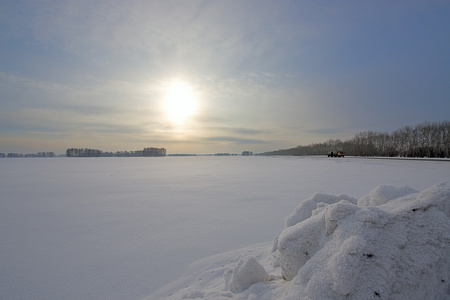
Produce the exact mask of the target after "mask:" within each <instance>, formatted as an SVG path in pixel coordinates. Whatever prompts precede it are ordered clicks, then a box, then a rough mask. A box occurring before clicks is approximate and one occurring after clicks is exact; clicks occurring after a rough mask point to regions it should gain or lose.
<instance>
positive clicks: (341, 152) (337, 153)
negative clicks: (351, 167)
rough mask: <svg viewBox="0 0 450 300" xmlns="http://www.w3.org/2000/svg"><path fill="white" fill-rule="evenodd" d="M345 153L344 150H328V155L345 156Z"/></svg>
mask: <svg viewBox="0 0 450 300" xmlns="http://www.w3.org/2000/svg"><path fill="white" fill-rule="evenodd" d="M344 156H345V153H344V152H343V151H331V152H328V157H344Z"/></svg>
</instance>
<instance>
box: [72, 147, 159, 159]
mask: <svg viewBox="0 0 450 300" xmlns="http://www.w3.org/2000/svg"><path fill="white" fill-rule="evenodd" d="M66 156H67V157H142V156H144V157H161V156H166V149H165V148H153V147H151V148H144V150H136V151H117V152H103V151H102V150H98V149H89V148H69V149H67V150H66Z"/></svg>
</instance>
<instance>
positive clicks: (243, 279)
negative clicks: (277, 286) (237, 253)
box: [223, 256, 270, 292]
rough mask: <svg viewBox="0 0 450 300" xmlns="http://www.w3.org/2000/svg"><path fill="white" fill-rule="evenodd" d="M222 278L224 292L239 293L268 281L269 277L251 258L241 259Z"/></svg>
mask: <svg viewBox="0 0 450 300" xmlns="http://www.w3.org/2000/svg"><path fill="white" fill-rule="evenodd" d="M223 276H224V278H225V290H228V291H231V292H241V291H243V290H246V289H247V288H249V287H250V286H251V285H253V284H255V283H257V282H261V281H269V280H270V275H269V274H267V272H266V270H265V269H264V267H263V266H261V264H260V263H259V262H258V261H257V260H256V258H254V257H253V256H249V257H245V258H241V259H240V260H239V261H238V263H237V265H236V266H235V267H233V268H230V269H228V270H227V271H225V273H224V275H223Z"/></svg>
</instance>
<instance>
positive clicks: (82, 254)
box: [0, 156, 450, 299]
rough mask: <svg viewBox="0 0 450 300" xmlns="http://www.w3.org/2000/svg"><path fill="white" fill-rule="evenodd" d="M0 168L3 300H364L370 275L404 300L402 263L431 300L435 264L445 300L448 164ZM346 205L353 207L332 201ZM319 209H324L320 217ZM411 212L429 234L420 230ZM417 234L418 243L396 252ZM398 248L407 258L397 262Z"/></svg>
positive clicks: (141, 162) (207, 160)
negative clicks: (336, 298) (333, 296)
mask: <svg viewBox="0 0 450 300" xmlns="http://www.w3.org/2000/svg"><path fill="white" fill-rule="evenodd" d="M0 166H1V167H0V266H1V268H0V298H2V299H140V298H147V299H168V298H171V299H181V298H185V299H189V298H190V299H195V298H197V299H201V298H209V299H221V298H224V299H271V298H272V299H282V297H284V299H291V298H289V297H295V296H294V295H298V293H297V290H296V287H302V288H304V290H305V293H306V292H307V293H308V294H304V295H308V296H311V295H312V296H317V297H318V298H317V299H324V298H323V297H325V296H327V295H328V294H327V290H328V291H329V290H332V291H334V292H336V293H338V294H339V295H341V294H345V293H347V294H348V295H350V296H351V295H353V294H352V293H356V292H361V291H360V290H358V291H356V289H357V287H355V282H357V280H358V276H362V277H363V276H364V275H367V273H368V272H369V271H370V270H373V271H374V272H375V273H376V272H385V273H386V272H388V273H386V274H385V273H383V274H382V275H383V276H387V277H389V278H390V279H392V280H393V281H394V287H393V288H395V289H397V290H401V289H402V286H401V285H402V284H405V282H407V283H408V282H409V283H413V284H414V280H413V279H414V278H410V277H411V276H412V273H411V272H409V271H408V272H406V271H405V273H402V272H400V271H399V270H400V269H399V268H400V267H403V265H402V262H403V261H404V260H406V258H412V259H416V260H418V262H416V263H413V264H410V265H405V266H407V267H408V268H412V269H413V270H414V271H415V272H419V273H420V274H422V277H423V278H422V277H421V278H420V280H422V282H421V283H422V284H423V285H425V286H426V285H427V284H429V283H430V282H427V281H426V282H425V283H424V280H428V279H429V277H430V276H428V277H424V276H425V275H427V274H428V273H426V272H425V271H426V270H424V269H423V266H428V267H430V266H431V265H432V263H436V262H438V263H439V264H440V265H441V269H439V270H437V271H436V270H434V269H433V270H434V271H435V272H434V274H437V275H435V277H436V278H434V279H435V281H436V282H437V281H439V282H440V283H441V284H438V285H437V286H433V289H434V290H439V291H440V292H441V294H440V295H445V293H448V290H447V289H448V284H449V283H448V281H449V279H450V274H448V267H447V269H446V267H445V263H447V265H448V261H442V260H440V257H441V256H442V253H444V254H445V253H446V254H447V255H446V256H447V257H448V256H449V255H448V251H449V250H448V249H450V247H448V246H449V240H448V239H447V236H448V234H449V232H448V227H445V226H448V218H447V219H445V218H444V219H443V217H442V215H441V214H440V211H443V212H444V213H445V210H446V209H447V210H448V201H450V200H449V199H448V195H449V194H448V185H441V186H437V187H436V186H435V187H433V188H430V189H428V190H426V189H427V188H429V187H431V186H433V185H435V184H437V183H439V182H442V181H450V162H445V161H416V160H414V161H413V160H383V159H362V158H326V157H257V156H253V157H165V158H86V159H83V158H53V159H0ZM380 185H382V186H380ZM383 185H384V186H383ZM386 185H391V186H396V187H399V188H392V187H389V186H386ZM405 185H407V186H409V187H410V188H411V189H409V188H405V187H402V186H405ZM419 191H423V193H422V194H420V193H418V192H419ZM369 192H370V193H369ZM315 193H323V194H316V195H315V196H313V195H314V194H315ZM339 194H346V195H348V196H349V197H344V196H338V197H333V196H332V195H339ZM367 194H369V195H371V196H366V197H363V196H365V195H367ZM439 195H440V196H439ZM439 197H440V198H441V199H444V200H445V201H447V202H445V201H444V202H443V203H444V204H439V203H437V202H439V201H438V200H436V201H437V202H436V201H435V199H437V198H439ZM446 197H447V198H446ZM342 199H347V201H341V202H339V201H340V200H342ZM358 199H359V202H358ZM424 199H425V200H424ZM433 199H434V200H433ZM304 200H307V201H306V202H303V201H304ZM387 200H392V201H388V202H387V203H384V202H386V201H387ZM371 201H372V202H371ZM426 201H428V202H426ZM430 201H431V202H433V201H435V202H436V203H437V204H436V203H435V202H433V203H435V204H432V205H431V206H430V203H431V202H430ZM320 202H323V203H328V204H319V209H316V208H317V204H318V203H320ZM302 203H303V206H304V207H303V208H302V207H301V204H302ZM307 203H310V204H313V205H312V206H311V205H306V204H307ZM356 203H357V204H358V205H356ZM445 203H447V204H445ZM367 205H369V207H368V208H367V207H366V208H365V206H367ZM374 205H377V206H374ZM439 205H441V206H442V205H444V206H445V205H447V206H445V207H440V206H439ZM410 206H411V207H410ZM413 206H414V207H413ZM416 206H417V207H416ZM296 207H298V209H295V208H296ZM430 207H432V209H428V208H430ZM411 209H415V211H414V212H416V211H417V212H418V213H419V214H415V215H420V216H421V217H420V218H419V219H420V220H419V221H420V222H422V223H423V224H422V223H420V222H419V223H417V222H416V221H410V219H409V218H410V215H409V214H407V213H406V212H407V211H408V212H409V211H411ZM393 211H395V213H394V212H393ZM308 213H309V216H306V217H305V216H304V215H305V214H306V215H307V214H308ZM311 215H313V216H312V217H311ZM288 216H289V217H288ZM287 217H288V218H287ZM285 219H286V221H287V223H286V224H285ZM429 219H431V220H432V222H429V223H428V222H427V220H429ZM411 220H412V219H411ZM414 220H416V219H414ZM443 220H444V221H443ZM396 222H403V223H401V224H403V225H401V226H400V227H401V228H399V226H394V224H397V223H396ZM445 222H447V223H446V224H447V225H445V224H442V223H445ZM319 223H320V224H325V225H326V226H325V227H323V226H321V225H318V224H319ZM368 223H370V224H372V225H371V226H372V227H368V226H365V225H364V226H363V225H361V224H368ZM352 224H353V225H354V226H352ZM430 224H431V225H430ZM444 225H445V226H444ZM389 226H390V227H389ZM302 227H304V228H303V229H302ZM305 228H307V229H305ZM358 228H359V229H358ZM383 228H387V231H388V232H390V234H389V235H388V236H386V237H385V238H383V240H384V241H386V242H385V243H382V242H381V244H380V242H379V240H378V239H376V238H374V237H373V236H375V235H377V236H380V235H382V234H384V232H385V231H383V230H382V229H383ZM308 230H312V232H314V234H308V235H307V237H308V238H310V237H316V238H315V239H313V240H310V241H309V242H308V243H312V244H314V245H315V246H314V247H312V246H304V245H302V244H301V240H305V239H304V236H303V237H302V238H299V237H301V234H300V233H299V232H308ZM364 230H365V231H364ZM407 234H413V235H412V236H414V238H406V239H405V240H399V239H398V237H400V236H404V235H407ZM424 236H426V237H427V239H425V242H424V240H422V239H421V238H420V237H424ZM435 236H436V237H435ZM276 237H279V240H278V242H277V243H275V247H273V245H274V239H275V238H276ZM396 243H399V245H396V247H397V248H398V249H400V248H401V247H403V248H402V249H406V250H408V251H409V252H408V251H406V250H404V251H406V252H402V251H403V250H402V251H400V252H399V253H397V252H395V253H394V252H392V249H391V248H389V247H388V245H392V244H396ZM421 243H422V244H428V245H431V246H435V247H434V248H433V247H432V248H427V249H426V250H427V251H425V252H424V253H427V254H428V253H430V255H426V254H424V253H422V254H421V255H422V256H414V253H415V252H414V251H417V249H419V250H420V248H417V247H416V246H417V245H419V244H421ZM400 244H401V245H400ZM292 245H296V246H295V247H291V246H292ZM444 246H447V250H442V249H445V247H444ZM302 247H303V248H302ZM305 247H306V248H305ZM293 248H295V249H303V250H304V251H303V250H302V251H303V252H302V253H303V254H302V253H295V251H294V252H292V251H291V250H292V249H293ZM277 249H278V250H277ZM283 249H284V250H286V251H284V253H283V251H280V250H283ZM377 251H378V252H377ZM440 251H441V252H440ZM442 251H444V252H442ZM445 251H447V252H445ZM306 252H308V254H307V255H308V256H310V257H311V259H309V257H307V258H305V257H304V255H305V253H306ZM344 252H345V253H347V254H348V253H353V254H352V255H353V256H351V257H350V256H348V255H347V256H345V253H344ZM405 253H406V254H405ZM337 254H341V255H337ZM400 254H405V255H406V256H405V258H403V259H402V260H401V261H400V262H396V261H395V259H398V258H399V256H398V255H400ZM321 255H322V256H323V257H322V258H321V257H320V256H321ZM327 255H328V256H327ZM408 255H409V256H408ZM274 257H276V259H275V258H274ZM352 257H357V258H358V259H351V258H352ZM381 257H388V258H389V259H390V260H391V263H392V264H390V265H389V264H387V262H386V260H383V258H381ZM320 258H321V259H320ZM418 258H420V259H418ZM363 259H365V260H363ZM445 259H447V258H445ZM370 260H371V261H372V262H375V263H374V265H367V261H370ZM318 262H323V263H325V264H326V266H327V267H326V268H324V269H322V267H323V266H321V267H320V268H317V267H316V268H315V267H314V263H316V264H317V263H318ZM396 264H397V265H399V266H400V267H399V268H394V269H392V268H391V269H389V266H392V265H396ZM342 266H347V267H348V268H342ZM374 266H375V267H374ZM442 266H443V267H442ZM299 268H301V270H300V271H298V270H299ZM333 268H334V269H333ZM414 268H415V269H414ZM430 268H431V267H430ZM337 269H339V271H338V270H337ZM346 270H347V271H346ZM389 270H391V271H392V272H396V273H395V274H393V273H389ZM297 272H299V274H300V273H302V276H297V277H295V274H297ZM327 274H328V275H329V276H328V277H327ZM336 274H337V275H339V276H338V278H335V277H336V276H337V275H336ZM355 274H357V276H356V275H355ZM424 274H425V275H424ZM282 276H284V277H287V278H288V279H291V277H292V280H291V281H285V280H283V279H281V277H282ZM355 276H356V277H355ZM380 276H381V275H380ZM380 276H378V277H377V278H380ZM408 276H410V277H408ZM445 276H446V277H445ZM403 277H404V278H403ZM438 277H439V278H438ZM444 277H445V278H444ZM305 278H308V282H305ZM333 278H334V279H333ZM395 278H397V279H398V278H400V279H399V280H394V279H395ZM425 278H426V279H425ZM319 279H320V280H321V281H319ZM252 280H253V281H252ZM265 280H270V281H265ZM333 280H334V281H333ZM402 280H403V281H402ZM260 281H263V282H260ZM253 282H259V283H256V284H253V285H251V284H252V283H253ZM320 282H322V284H321V285H320V287H319V283H320ZM308 283H309V285H308ZM314 283H317V284H316V285H314ZM432 284H437V283H435V282H434V281H433V282H432ZM250 285H251V286H250ZM368 285H371V288H372V287H377V288H372V289H373V291H372V290H370V293H371V297H373V298H374V299H380V298H382V299H389V297H388V296H387V295H386V294H384V291H387V290H389V289H388V287H386V286H383V284H382V283H379V282H370V283H368ZM417 286H421V285H420V284H418V285H417ZM358 287H361V289H362V288H363V284H361V283H359V284H358ZM308 289H309V290H308ZM383 289H384V290H383ZM355 291H356V292H355ZM363 291H368V288H366V289H365V290H363ZM296 293H297V294H296ZM328 296H329V295H328ZM343 297H344V296H343ZM346 297H347V298H348V297H349V296H346ZM354 297H356V296H354ZM446 297H447V298H448V297H450V296H449V295H446ZM350 298H351V297H350ZM354 299H357V298H354Z"/></svg>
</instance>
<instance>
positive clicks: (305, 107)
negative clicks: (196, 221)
mask: <svg viewBox="0 0 450 300" xmlns="http://www.w3.org/2000/svg"><path fill="white" fill-rule="evenodd" d="M0 28H2V30H0V47H1V53H2V55H1V56H0V152H23V153H26V152H37V151H54V152H56V153H63V152H64V151H65V149H67V148H70V147H83V148H85V147H87V148H96V149H102V150H104V151H117V150H137V149H142V148H144V147H152V146H154V147H164V148H166V149H167V151H168V153H215V152H232V153H240V152H242V151H244V150H250V151H253V152H263V151H269V150H276V149H281V148H290V147H295V146H297V145H307V144H310V143H315V142H323V141H326V140H328V139H337V138H339V139H343V140H345V139H348V138H351V137H353V136H354V135H355V134H356V133H358V132H360V131H365V130H374V131H382V132H385V131H387V132H391V131H392V130H395V129H397V128H400V127H403V126H405V125H414V124H417V123H422V122H424V121H430V122H432V121H443V120H448V119H449V116H450V113H449V112H450V1H437V0H436V1H434V0H431V1H425V0H424V1H414V0H409V1H401V0H398V1H301V0H298V1H288V0H286V1H285V0H282V1H266V0H258V1H256V0H249V1H240V0H239V1H237V0H226V1H225V0H223V1H219V0H215V1H195V0H192V1H191V0H187V1H170V0H169V1H135V0H130V1H114V0H107V1H106V0H105V1H101V0H95V1H92V0H89V1H88V0H86V1H83V0H77V1H75V0H73V1H65V0H55V1H31V0H30V1H22V0H16V1H1V0H0ZM174 84H175V86H176V85H177V84H178V85H180V84H181V85H183V86H185V87H186V89H183V92H181V93H180V92H179V93H174V92H173V90H174ZM174 94H176V95H178V96H175V97H176V98H178V99H177V100H176V101H178V104H179V105H178V107H184V108H183V109H182V111H181V112H180V111H178V112H177V113H178V114H181V115H183V114H184V113H185V115H183V117H182V118H181V119H177V120H174V119H173V118H171V117H170V116H173V112H172V114H171V112H170V111H168V108H167V105H165V103H166V102H167V99H168V97H169V96H168V95H174ZM185 94H189V97H190V100H189V101H191V102H189V104H186V103H187V100H186V95H185ZM183 101H184V102H183ZM182 103H185V104H182ZM175 106H176V105H175ZM172 109H176V108H172ZM187 111H189V112H190V113H187Z"/></svg>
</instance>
